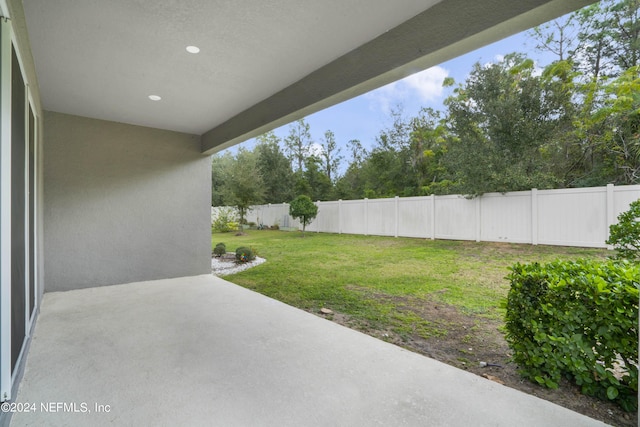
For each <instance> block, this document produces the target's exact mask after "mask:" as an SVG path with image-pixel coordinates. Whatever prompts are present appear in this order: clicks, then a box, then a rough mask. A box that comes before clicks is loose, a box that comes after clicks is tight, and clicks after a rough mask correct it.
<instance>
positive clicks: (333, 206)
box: [308, 202, 340, 233]
mask: <svg viewBox="0 0 640 427" xmlns="http://www.w3.org/2000/svg"><path fill="white" fill-rule="evenodd" d="M339 213H340V202H318V216H317V217H316V219H314V220H313V222H312V223H311V225H313V227H311V226H309V228H308V229H309V231H322V232H326V233H339V232H340V215H339Z"/></svg>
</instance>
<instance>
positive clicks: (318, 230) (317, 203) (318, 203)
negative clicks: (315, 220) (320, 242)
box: [316, 200, 320, 233]
mask: <svg viewBox="0 0 640 427" xmlns="http://www.w3.org/2000/svg"><path fill="white" fill-rule="evenodd" d="M316 206H317V207H318V212H320V200H316ZM316 233H320V225H318V229H317V230H316Z"/></svg>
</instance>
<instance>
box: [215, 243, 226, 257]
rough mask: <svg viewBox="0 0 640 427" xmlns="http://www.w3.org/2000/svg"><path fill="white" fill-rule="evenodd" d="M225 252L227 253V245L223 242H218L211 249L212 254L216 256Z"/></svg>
mask: <svg viewBox="0 0 640 427" xmlns="http://www.w3.org/2000/svg"><path fill="white" fill-rule="evenodd" d="M226 253H227V246H226V245H225V244H224V243H218V244H217V245H216V247H215V248H214V249H213V254H214V255H215V256H217V257H221V256H222V255H224V254H226Z"/></svg>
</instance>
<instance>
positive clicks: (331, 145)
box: [320, 130, 344, 182]
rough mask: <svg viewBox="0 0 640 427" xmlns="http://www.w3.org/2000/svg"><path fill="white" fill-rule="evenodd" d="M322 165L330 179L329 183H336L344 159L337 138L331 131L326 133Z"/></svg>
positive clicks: (323, 141)
mask: <svg viewBox="0 0 640 427" xmlns="http://www.w3.org/2000/svg"><path fill="white" fill-rule="evenodd" d="M320 145H321V146H322V164H323V167H324V173H325V174H326V175H327V178H329V181H331V182H334V181H335V179H336V175H337V172H338V169H339V168H340V162H341V161H342V159H343V158H344V157H342V156H341V155H340V151H341V150H340V148H338V146H337V145H336V137H335V135H334V134H333V132H331V131H330V130H327V131H326V132H325V133H324V138H323V140H322V143H321V144H320Z"/></svg>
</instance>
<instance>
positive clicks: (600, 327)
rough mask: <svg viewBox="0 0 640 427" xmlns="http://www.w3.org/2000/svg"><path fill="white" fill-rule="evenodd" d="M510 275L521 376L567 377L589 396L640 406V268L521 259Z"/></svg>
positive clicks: (509, 315) (544, 381)
mask: <svg viewBox="0 0 640 427" xmlns="http://www.w3.org/2000/svg"><path fill="white" fill-rule="evenodd" d="M508 279H509V280H510V281H511V289H510V290H509V294H508V297H507V301H506V309H507V312H506V318H505V321H506V330H507V333H506V339H507V342H508V344H509V347H510V348H511V349H512V350H513V360H514V361H515V362H516V363H517V364H518V365H519V367H520V368H521V369H522V370H521V373H522V374H523V376H525V377H526V378H529V379H530V380H532V381H535V382H537V383H539V384H541V385H544V386H547V387H550V388H557V387H558V384H559V381H560V379H561V378H562V377H563V376H564V377H566V378H568V379H570V380H573V381H574V382H575V383H576V384H577V385H579V386H580V387H581V388H582V392H583V393H584V394H587V395H592V396H597V397H600V398H603V399H609V400H613V401H616V402H617V403H618V404H620V406H622V407H623V408H624V409H625V410H628V411H632V410H636V409H637V406H638V398H637V392H638V289H639V287H640V266H638V265H636V264H632V263H629V262H619V261H618V262H616V261H607V262H596V261H586V260H581V261H575V262H560V261H557V262H554V263H550V264H547V265H540V264H537V263H535V264H525V265H521V264H516V265H515V266H513V267H512V268H511V273H510V274H509V276H508ZM616 367H617V371H618V373H617V374H616V375H614V369H616Z"/></svg>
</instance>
